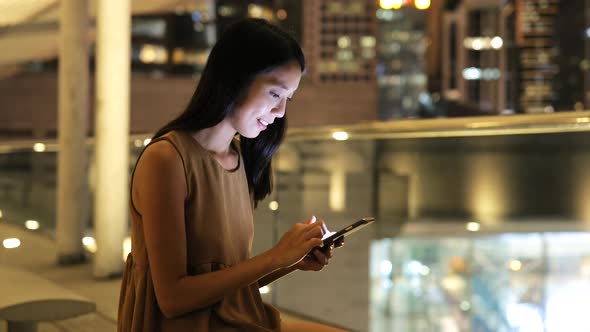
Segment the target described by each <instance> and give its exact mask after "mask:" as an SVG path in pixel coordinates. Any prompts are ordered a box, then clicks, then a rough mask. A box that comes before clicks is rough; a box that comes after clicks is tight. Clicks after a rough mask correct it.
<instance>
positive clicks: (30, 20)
mask: <svg viewBox="0 0 590 332" xmlns="http://www.w3.org/2000/svg"><path fill="white" fill-rule="evenodd" d="M79 1H84V0H79ZM88 1H89V10H90V17H91V21H93V20H94V17H95V10H94V8H95V2H96V0H88ZM211 1H213V0H131V11H132V13H133V15H140V14H150V13H164V12H175V11H191V10H194V9H195V8H197V6H201V5H203V4H207V3H210V2H211ZM59 5H60V0H0V50H2V52H0V78H1V76H2V75H6V73H13V72H14V70H13V69H14V68H15V67H18V66H19V65H22V64H25V63H28V62H30V61H34V60H45V59H49V58H53V57H56V56H57V54H58V40H59V22H58V21H59ZM93 36H94V33H93V24H91V29H90V31H89V37H90V38H93ZM6 68H10V70H7V69H6ZM3 73H4V74H3Z"/></svg>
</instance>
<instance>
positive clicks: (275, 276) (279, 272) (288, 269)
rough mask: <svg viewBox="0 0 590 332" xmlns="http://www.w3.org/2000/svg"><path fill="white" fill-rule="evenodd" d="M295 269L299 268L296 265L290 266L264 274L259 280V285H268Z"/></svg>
mask: <svg viewBox="0 0 590 332" xmlns="http://www.w3.org/2000/svg"><path fill="white" fill-rule="evenodd" d="M295 270H297V268H295V267H294V266H290V267H286V268H282V269H279V270H276V271H274V272H273V273H270V274H267V275H266V276H264V277H262V278H260V279H259V280H258V285H259V286H258V287H262V286H266V285H268V284H270V283H272V282H273V281H275V280H277V279H280V278H282V277H284V276H286V275H287V274H289V273H291V272H293V271H295Z"/></svg>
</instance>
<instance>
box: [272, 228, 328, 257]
mask: <svg viewBox="0 0 590 332" xmlns="http://www.w3.org/2000/svg"><path fill="white" fill-rule="evenodd" d="M312 221H315V217H312V218H311V219H310V220H308V221H307V222H306V223H297V224H295V225H293V227H291V229H290V230H289V231H287V232H286V233H285V234H284V235H283V237H282V238H281V239H280V240H279V243H277V245H276V246H274V248H272V249H271V251H272V252H273V257H274V259H275V260H276V262H277V265H278V267H279V268H286V267H290V266H293V265H294V264H297V263H298V262H300V261H301V260H302V259H303V258H304V257H305V255H307V254H308V253H309V252H310V251H311V250H312V249H313V248H314V247H317V246H320V245H321V244H322V236H323V235H324V226H323V225H324V223H323V222H316V223H313V222H312Z"/></svg>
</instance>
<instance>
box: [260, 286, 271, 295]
mask: <svg viewBox="0 0 590 332" xmlns="http://www.w3.org/2000/svg"><path fill="white" fill-rule="evenodd" d="M259 290H260V294H268V293H270V287H268V286H262V287H260V288H259Z"/></svg>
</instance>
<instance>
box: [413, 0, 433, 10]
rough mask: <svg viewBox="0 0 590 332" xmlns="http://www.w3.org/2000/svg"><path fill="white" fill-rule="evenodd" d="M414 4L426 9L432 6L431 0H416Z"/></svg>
mask: <svg viewBox="0 0 590 332" xmlns="http://www.w3.org/2000/svg"><path fill="white" fill-rule="evenodd" d="M414 6H416V8H418V9H420V10H425V9H428V8H430V0H415V1H414Z"/></svg>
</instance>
